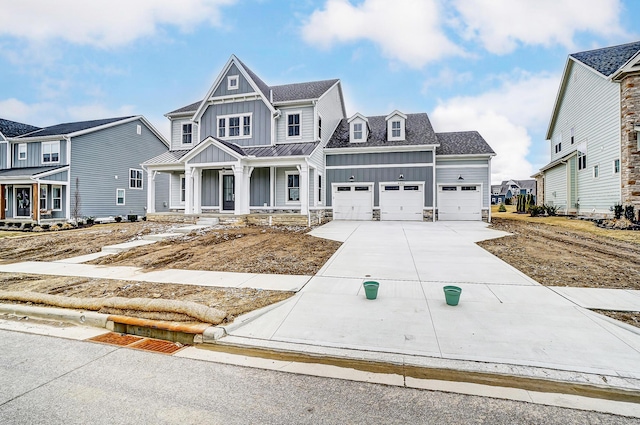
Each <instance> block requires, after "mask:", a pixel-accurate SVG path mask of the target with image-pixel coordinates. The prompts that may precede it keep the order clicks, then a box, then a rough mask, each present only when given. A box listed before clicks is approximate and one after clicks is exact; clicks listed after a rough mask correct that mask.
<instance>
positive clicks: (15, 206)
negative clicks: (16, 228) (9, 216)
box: [13, 184, 39, 218]
mask: <svg viewBox="0 0 640 425" xmlns="http://www.w3.org/2000/svg"><path fill="white" fill-rule="evenodd" d="M24 188H29V191H30V192H31V200H30V202H33V186H32V185H25V184H14V185H13V218H31V211H32V210H33V207H32V206H31V205H29V215H18V196H17V194H16V190H17V189H24ZM38 196H39V195H38Z"/></svg>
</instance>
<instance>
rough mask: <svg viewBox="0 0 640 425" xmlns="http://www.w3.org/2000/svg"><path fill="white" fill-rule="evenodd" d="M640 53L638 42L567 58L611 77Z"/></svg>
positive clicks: (573, 54)
mask: <svg viewBox="0 0 640 425" xmlns="http://www.w3.org/2000/svg"><path fill="white" fill-rule="evenodd" d="M638 52H640V41H636V42H633V43H627V44H621V45H619V46H611V47H604V48H602V49H595V50H587V51H585V52H578V53H572V54H571V55H569V57H571V58H573V59H575V60H577V61H578V62H581V63H583V64H585V65H587V66H588V67H589V68H592V69H594V70H596V71H597V72H599V73H600V74H602V75H604V76H605V77H609V76H611V74H613V73H614V72H616V71H617V70H619V69H620V68H622V67H623V66H624V65H625V64H626V63H627V62H629V60H630V59H631V58H633V57H634V56H635V55H636V54H638Z"/></svg>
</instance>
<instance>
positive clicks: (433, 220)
mask: <svg viewBox="0 0 640 425" xmlns="http://www.w3.org/2000/svg"><path fill="white" fill-rule="evenodd" d="M431 162H432V163H433V196H432V199H431V205H432V206H433V209H432V210H431V222H432V223H435V222H436V198H437V196H436V195H437V193H438V192H437V184H436V147H435V146H434V147H433V160H432V161H431Z"/></svg>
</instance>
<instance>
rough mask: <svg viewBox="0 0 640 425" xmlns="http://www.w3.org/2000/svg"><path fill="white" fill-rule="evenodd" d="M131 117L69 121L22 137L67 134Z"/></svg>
mask: <svg viewBox="0 0 640 425" xmlns="http://www.w3.org/2000/svg"><path fill="white" fill-rule="evenodd" d="M127 118H132V117H131V116H129V117H118V118H106V119H102V120H92V121H79V122H69V123H64V124H57V125H53V126H51V127H45V128H42V129H40V130H37V131H34V132H31V133H28V134H26V135H22V136H21V137H44V136H57V135H65V134H70V133H75V132H77V131H82V130H88V129H90V128H94V127H100V126H101V125H106V124H111V123H113V122H116V121H122V120H125V119H127Z"/></svg>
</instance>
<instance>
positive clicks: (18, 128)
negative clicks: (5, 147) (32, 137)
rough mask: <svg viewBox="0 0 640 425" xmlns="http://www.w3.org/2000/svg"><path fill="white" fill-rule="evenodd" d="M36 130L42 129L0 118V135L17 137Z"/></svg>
mask: <svg viewBox="0 0 640 425" xmlns="http://www.w3.org/2000/svg"><path fill="white" fill-rule="evenodd" d="M36 130H40V127H34V126H32V125H29V124H23V123H21V122H17V121H11V120H5V119H2V118H0V133H2V134H3V135H4V136H5V137H17V136H21V135H23V134H26V133H30V132H32V131H36Z"/></svg>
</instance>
